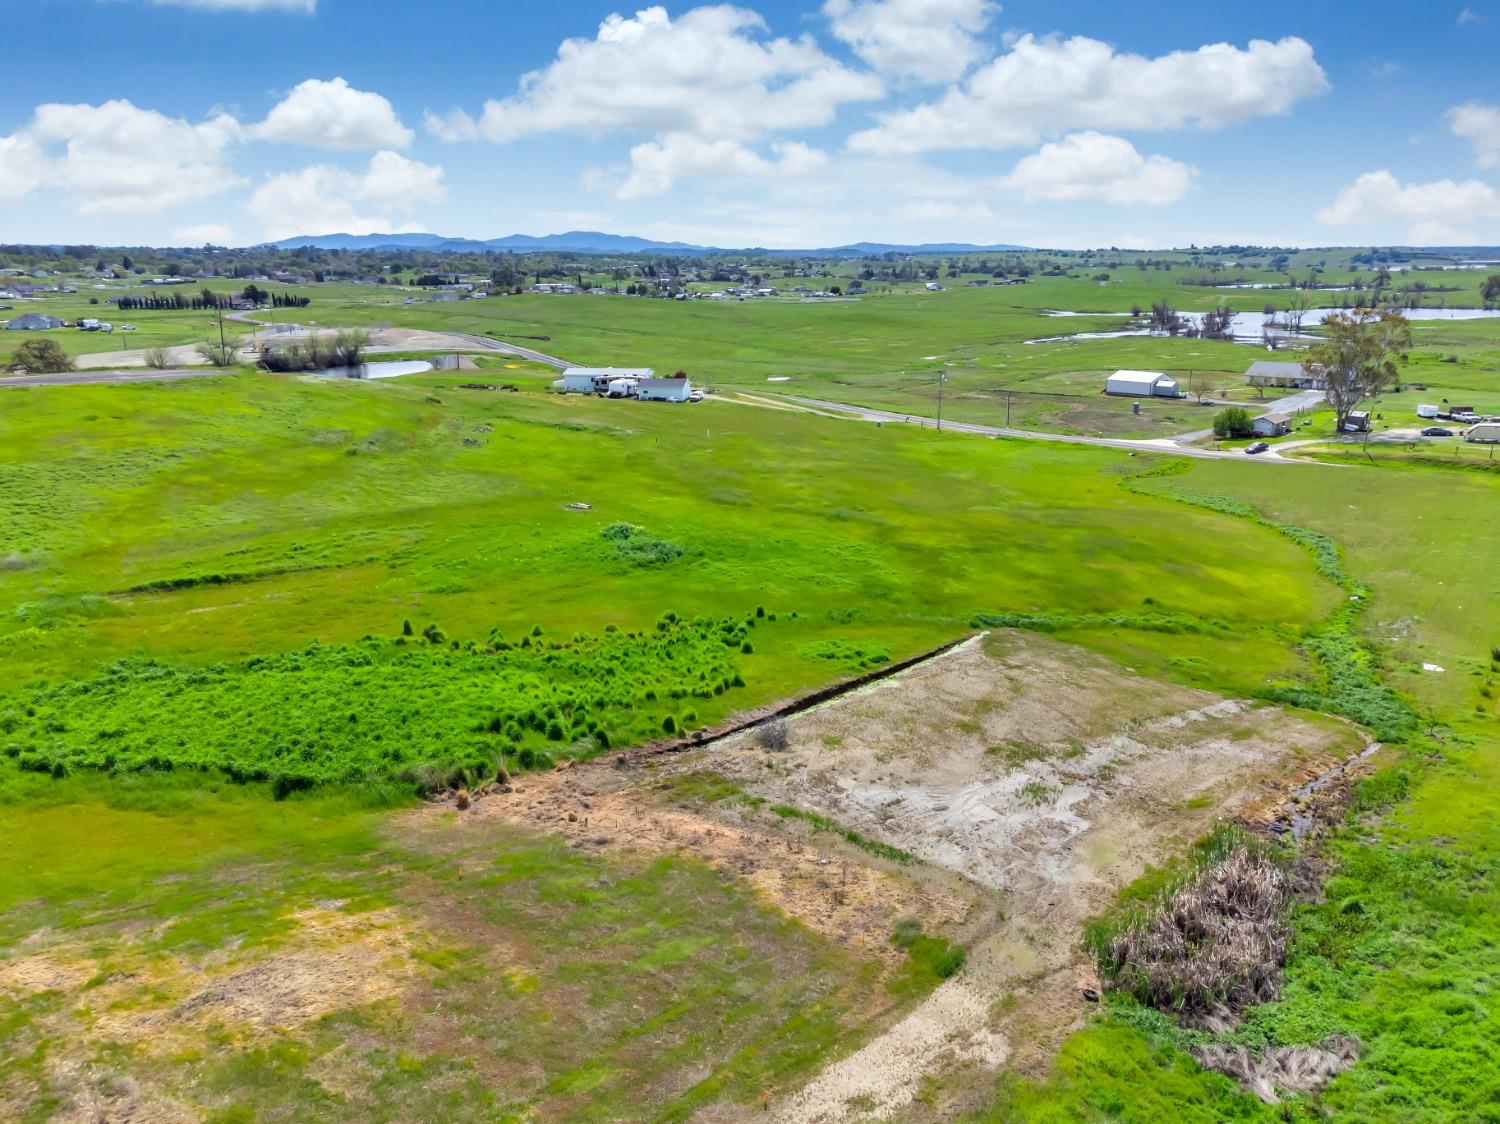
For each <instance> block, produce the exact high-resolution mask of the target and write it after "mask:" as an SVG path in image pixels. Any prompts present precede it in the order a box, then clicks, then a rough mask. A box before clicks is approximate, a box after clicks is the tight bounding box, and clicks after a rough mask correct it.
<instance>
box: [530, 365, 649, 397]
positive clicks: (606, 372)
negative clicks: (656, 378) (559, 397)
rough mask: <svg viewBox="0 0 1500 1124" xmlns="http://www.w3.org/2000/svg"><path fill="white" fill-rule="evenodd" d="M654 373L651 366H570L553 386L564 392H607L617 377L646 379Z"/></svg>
mask: <svg viewBox="0 0 1500 1124" xmlns="http://www.w3.org/2000/svg"><path fill="white" fill-rule="evenodd" d="M654 374H656V372H655V371H653V370H652V369H651V368H650V367H569V368H568V369H567V370H565V371H564V372H563V376H562V378H560V379H557V380H556V381H555V382H553V384H552V388H553V389H554V390H559V391H561V392H562V393H563V394H607V393H608V392H609V384H610V383H611V382H614V381H615V380H616V379H621V378H634V379H642V380H644V379H649V378H651V377H652V376H653V375H654Z"/></svg>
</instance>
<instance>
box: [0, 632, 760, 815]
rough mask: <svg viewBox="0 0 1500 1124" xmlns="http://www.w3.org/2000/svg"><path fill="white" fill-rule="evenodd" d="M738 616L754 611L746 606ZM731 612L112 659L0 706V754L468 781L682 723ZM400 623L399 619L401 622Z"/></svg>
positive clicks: (701, 696) (27, 759)
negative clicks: (175, 662) (513, 634)
mask: <svg viewBox="0 0 1500 1124" xmlns="http://www.w3.org/2000/svg"><path fill="white" fill-rule="evenodd" d="M748 620H750V621H753V620H755V618H754V617H750V618H748ZM747 627H749V626H748V625H747V620H746V618H726V619H724V620H712V619H709V618H698V619H697V620H694V621H687V620H682V619H679V618H678V617H677V616H676V614H668V615H667V616H666V617H664V618H662V620H661V621H659V622H658V624H657V626H656V628H655V629H653V630H651V631H648V632H641V633H625V632H621V631H619V630H617V629H615V630H609V631H606V632H605V633H604V634H603V635H601V636H590V635H584V634H579V635H577V636H575V637H573V638H572V639H571V640H568V641H559V640H551V639H549V638H548V637H546V636H545V635H544V634H543V633H542V632H541V630H540V629H533V630H532V631H531V632H530V633H528V634H527V635H525V636H523V637H522V639H521V641H520V642H519V643H514V644H513V643H510V642H508V641H507V640H506V639H505V638H504V637H503V636H501V635H500V634H499V633H498V632H495V633H491V635H490V637H489V639H488V641H487V642H486V643H484V644H478V643H473V642H471V643H468V644H465V645H460V644H458V643H457V642H456V641H448V640H447V638H446V637H445V636H444V634H443V632H442V630H441V629H439V628H438V627H437V626H436V625H428V626H427V627H426V628H425V629H424V630H423V631H422V633H420V634H419V635H413V636H408V635H400V636H397V637H395V638H392V639H378V638H367V639H366V640H364V641H362V642H360V643H358V644H348V645H320V644H312V645H310V646H308V647H307V648H305V649H303V650H301V651H296V652H288V653H284V654H281V655H273V656H256V657H253V658H250V659H247V660H243V661H240V662H236V663H220V664H213V665H210V666H207V667H175V666H164V665H161V664H158V663H155V662H150V661H140V660H125V661H121V662H119V663H117V664H115V665H114V666H112V667H111V668H110V669H109V670H108V672H107V673H105V674H104V675H102V676H99V677H97V678H94V679H90V680H84V681H79V682H73V683H68V684H64V685H60V686H54V687H43V688H39V689H36V690H33V691H30V692H28V693H26V694H23V695H20V696H13V697H11V698H9V699H0V752H3V753H4V754H5V755H6V756H7V757H9V758H11V759H13V760H14V761H15V762H16V763H17V764H19V765H20V766H21V767H22V768H23V769H27V770H31V771H36V772H50V773H54V774H55V775H64V774H66V773H67V772H70V771H77V770H105V771H113V772H117V773H129V772H140V771H151V770H157V771H169V770H177V769H196V770H205V771H217V772H220V773H223V774H224V775H226V776H227V777H228V778H230V779H231V780H234V781H241V782H271V783H272V784H273V785H274V786H275V791H276V792H277V794H278V795H283V796H284V795H287V794H288V793H290V792H294V791H297V790H300V789H306V788H312V787H314V786H317V785H320V784H324V783H344V784H351V783H353V784H358V783H363V782H368V781H377V780H378V781H385V780H389V779H391V778H397V779H400V780H402V781H404V782H410V783H412V784H413V785H415V786H417V787H421V788H429V789H430V788H436V787H443V786H446V785H451V784H456V783H475V782H477V781H479V780H483V779H489V778H491V777H494V776H495V775H496V773H497V770H498V769H499V768H500V767H501V766H502V765H506V766H507V767H509V768H511V769H514V768H518V767H519V768H528V767H538V766H546V765H550V764H551V763H552V761H553V760H554V758H555V756H556V755H568V756H585V755H588V754H591V753H597V752H599V751H601V750H602V749H606V748H608V747H610V746H611V745H615V744H619V743H624V742H630V741H640V740H644V739H647V738H651V737H656V736H660V734H661V733H662V732H663V731H666V732H669V733H670V732H672V731H675V730H677V729H681V728H690V727H691V726H692V725H693V724H695V723H696V722H697V719H698V716H697V710H696V707H695V706H694V702H693V700H708V699H714V698H716V697H719V696H722V695H724V694H725V693H726V692H729V691H733V690H737V689H739V688H742V687H743V686H744V685H745V679H744V674H743V672H742V671H741V670H740V668H739V667H738V666H737V664H736V663H735V662H734V661H735V657H736V656H738V655H739V654H740V651H741V647H742V644H743V638H744V636H745V634H746V630H747ZM404 631H405V630H404V629H403V632H404Z"/></svg>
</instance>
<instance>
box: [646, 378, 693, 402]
mask: <svg viewBox="0 0 1500 1124" xmlns="http://www.w3.org/2000/svg"><path fill="white" fill-rule="evenodd" d="M692 392H693V384H692V383H690V382H689V381H688V380H687V379H685V378H684V379H642V380H641V381H640V383H639V385H638V386H637V387H636V397H637V398H639V399H640V400H641V401H642V402H686V401H687V400H688V395H690V394H692Z"/></svg>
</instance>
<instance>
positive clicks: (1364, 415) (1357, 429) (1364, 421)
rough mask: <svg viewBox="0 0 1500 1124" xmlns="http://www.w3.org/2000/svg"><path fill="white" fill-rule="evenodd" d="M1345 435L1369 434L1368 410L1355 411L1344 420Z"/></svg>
mask: <svg viewBox="0 0 1500 1124" xmlns="http://www.w3.org/2000/svg"><path fill="white" fill-rule="evenodd" d="M1344 432H1345V433H1369V432H1370V412H1369V411H1368V410H1355V411H1354V412H1352V413H1351V414H1350V415H1349V416H1348V417H1347V418H1345V419H1344Z"/></svg>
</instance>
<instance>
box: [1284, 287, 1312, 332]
mask: <svg viewBox="0 0 1500 1124" xmlns="http://www.w3.org/2000/svg"><path fill="white" fill-rule="evenodd" d="M1310 308H1312V301H1310V300H1308V299H1307V298H1306V297H1302V296H1297V297H1293V298H1292V299H1291V303H1289V304H1288V305H1287V307H1286V326H1287V329H1288V330H1289V331H1290V332H1291V333H1292V335H1294V336H1298V335H1301V334H1302V321H1303V319H1304V318H1305V317H1306V316H1307V312H1308V309H1310Z"/></svg>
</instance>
